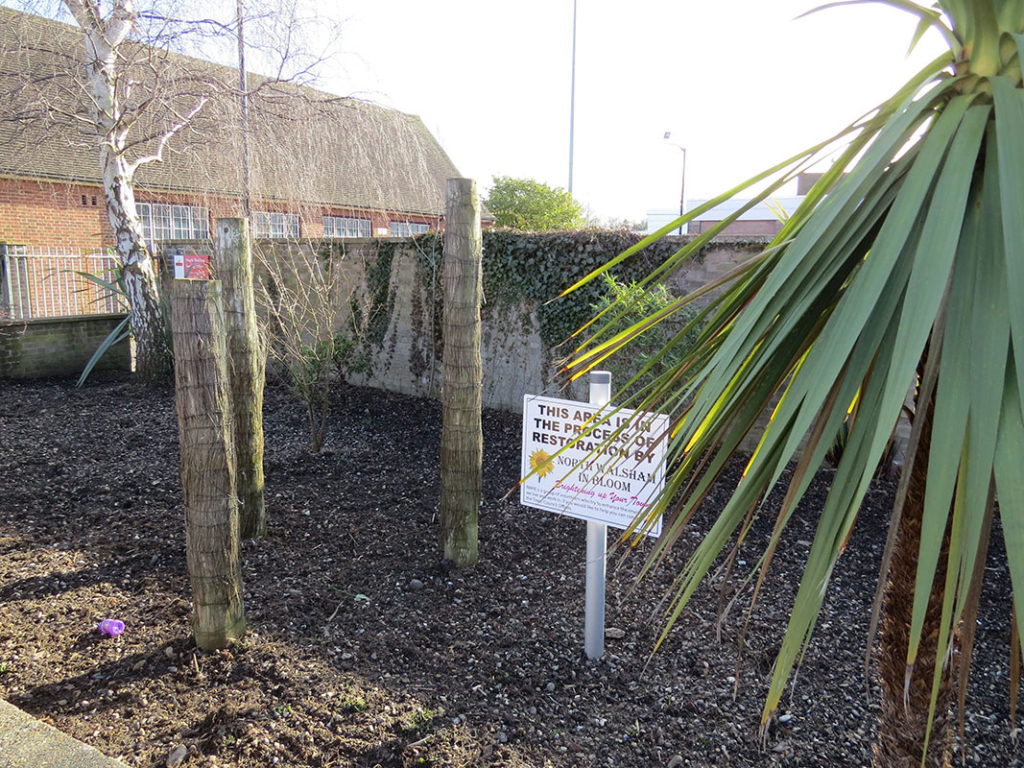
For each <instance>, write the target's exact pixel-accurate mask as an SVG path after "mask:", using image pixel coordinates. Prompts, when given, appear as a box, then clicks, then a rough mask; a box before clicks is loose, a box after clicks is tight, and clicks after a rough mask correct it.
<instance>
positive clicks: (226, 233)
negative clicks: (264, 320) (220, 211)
mask: <svg viewBox="0 0 1024 768" xmlns="http://www.w3.org/2000/svg"><path fill="white" fill-rule="evenodd" d="M216 233H217V240H216V248H215V255H214V265H213V267H214V276H215V277H217V278H218V279H219V280H220V281H221V284H222V286H223V292H224V326H225V330H226V331H227V349H228V375H229V377H230V381H231V400H232V404H233V419H232V421H233V423H234V438H235V460H236V462H237V465H236V478H235V479H236V482H237V483H238V505H239V506H238V514H239V521H240V523H239V524H240V528H241V536H242V538H243V539H251V538H254V537H257V536H266V535H267V508H266V504H265V502H264V499H263V386H264V383H265V379H266V368H265V366H266V361H265V358H264V355H263V349H262V346H261V344H260V337H259V329H258V328H257V325H256V299H255V290H254V288H253V266H252V244H251V240H250V239H249V222H248V221H247V220H246V219H217V224H216Z"/></svg>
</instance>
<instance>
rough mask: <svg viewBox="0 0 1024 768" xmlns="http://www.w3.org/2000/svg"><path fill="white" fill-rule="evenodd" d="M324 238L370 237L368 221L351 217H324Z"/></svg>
mask: <svg viewBox="0 0 1024 768" xmlns="http://www.w3.org/2000/svg"><path fill="white" fill-rule="evenodd" d="M323 218H324V237H370V236H371V234H370V233H371V231H372V230H371V227H370V220H369V219H359V218H355V217H353V216H324V217H323Z"/></svg>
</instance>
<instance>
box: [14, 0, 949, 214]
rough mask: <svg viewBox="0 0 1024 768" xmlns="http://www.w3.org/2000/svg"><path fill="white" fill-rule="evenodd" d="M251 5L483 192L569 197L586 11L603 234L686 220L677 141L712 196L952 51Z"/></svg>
mask: <svg viewBox="0 0 1024 768" xmlns="http://www.w3.org/2000/svg"><path fill="white" fill-rule="evenodd" d="M149 2H150V3H164V4H166V3H171V5H173V6H175V7H178V6H181V7H185V6H188V9H189V10H190V11H194V8H193V6H198V7H199V8H201V9H202V12H203V13H206V12H210V13H215V14H219V13H222V14H224V15H225V17H226V18H231V17H233V13H234V10H235V2H234V0H149ZM246 2H247V4H248V5H249V6H251V7H260V6H261V4H262V7H264V8H265V7H268V4H271V5H272V4H274V3H284V4H287V3H289V2H298V3H299V4H300V6H306V8H305V13H307V14H308V13H310V12H312V13H315V14H319V15H320V17H319V20H318V22H317V24H316V25H315V26H314V29H318V30H320V34H321V35H322V36H323V37H325V38H327V37H329V38H330V40H313V41H312V43H311V44H312V46H313V47H315V48H319V47H321V46H322V45H323V46H326V47H329V48H330V49H331V50H333V51H334V55H333V56H332V57H331V58H330V59H328V60H326V61H325V62H324V63H323V64H322V65H321V67H320V71H319V76H320V79H319V81H318V82H317V83H316V85H317V86H318V87H320V88H322V89H324V90H327V91H329V92H331V93H335V94H338V95H341V96H354V97H358V98H362V99H367V100H371V101H374V102H377V103H379V104H382V105H385V106H388V107H393V108H395V109H398V110H400V111H402V112H407V113H410V114H415V115H419V116H420V117H421V118H422V119H423V122H424V124H425V125H426V126H427V128H428V129H429V130H430V131H431V133H433V134H434V136H435V137H436V138H437V139H438V140H439V141H440V143H441V145H442V147H444V149H445V150H446V151H447V152H448V154H449V156H450V157H451V158H452V160H453V161H454V163H455V166H456V167H457V168H458V169H459V172H460V173H461V174H462V175H463V176H466V177H469V178H473V179H476V181H477V184H478V187H479V188H480V190H481V192H482V193H486V191H487V188H488V187H489V186H490V185H491V183H492V179H493V177H495V176H512V177H515V178H528V179H534V180H537V181H541V182H544V183H545V184H549V185H551V186H554V187H562V188H569V187H570V183H569V182H570V178H569V136H570V104H571V103H572V102H573V99H572V98H571V93H572V89H571V79H572V69H573V68H572V62H573V55H572V52H573V10H574V7H575V9H576V66H575V72H576V89H575V100H574V102H575V121H574V131H573V136H574V152H573V165H572V169H573V170H572V184H571V191H572V193H573V195H574V197H575V198H576V199H577V200H578V201H579V202H580V203H582V204H583V206H584V208H585V210H586V211H587V212H588V214H589V215H590V216H591V217H592V218H594V219H597V220H600V221H604V222H607V221H609V220H623V219H625V220H629V221H640V220H643V219H645V218H646V216H647V212H648V211H650V210H662V211H665V210H673V209H674V210H678V208H679V198H680V194H681V187H682V186H683V173H682V171H683V157H684V154H683V152H682V151H681V149H680V148H681V147H685V148H686V154H685V157H686V174H685V195H686V198H687V200H688V201H692V200H700V199H707V198H710V197H714V196H715V195H717V194H719V193H721V192H723V191H725V190H726V189H728V188H730V187H732V186H734V185H735V184H737V183H739V182H741V181H743V180H745V179H747V178H749V177H751V176H753V175H755V174H756V173H758V172H759V171H761V170H763V169H765V168H767V167H769V166H771V165H774V164H775V163H777V162H779V161H781V160H783V159H785V158H786V157H788V156H790V155H792V154H794V153H796V152H798V151H800V150H801V149H804V148H805V147H808V146H810V145H812V144H814V143H816V142H818V141H820V140H822V139H824V138H827V137H828V136H831V135H833V134H834V133H836V132H837V131H839V130H841V129H842V128H843V127H845V126H846V125H848V124H850V123H851V122H852V121H854V120H855V119H856V118H858V117H859V116H861V115H863V114H864V113H865V112H867V111H868V110H869V109H871V108H872V107H873V106H875V105H877V104H878V103H880V102H881V101H882V100H883V99H885V98H886V97H887V96H888V95H890V94H891V93H892V92H894V91H895V90H896V89H897V88H898V87H899V86H900V85H901V84H902V83H903V82H905V81H906V80H907V79H908V78H909V76H910V75H911V74H912V73H913V72H915V71H917V70H918V69H920V68H921V67H922V66H923V65H924V64H925V62H927V61H928V60H930V59H932V58H934V57H935V56H937V55H938V54H939V53H941V51H942V41H941V39H940V37H939V35H938V34H935V33H929V34H927V35H926V36H925V37H924V39H923V40H922V41H921V43H920V44H919V45H918V47H917V48H916V49H915V51H914V52H913V54H912V55H911V56H909V57H908V50H907V49H908V47H909V43H910V40H911V38H912V36H913V33H914V29H915V26H916V20H915V18H914V17H913V16H911V15H910V14H907V13H905V12H902V11H899V10H897V9H895V8H892V7H889V6H886V5H883V4H881V3H857V4H853V5H844V6H842V7H837V8H830V9H826V10H823V11H821V12H818V13H815V14H812V15H810V16H806V17H803V18H797V17H798V16H800V15H801V14H803V13H805V12H807V11H810V10H811V9H813V8H815V7H817V6H818V5H820V4H821V3H820V2H815V0H711V1H710V2H707V1H706V2H698V1H697V0H628V2H623V0H614V1H613V0H575V2H574V0H514V2H509V1H508V0H506V1H505V2H498V1H497V0H431V2H424V1H423V0H246ZM26 3H27V4H29V5H31V6H32V7H33V8H35V9H36V10H37V11H42V12H48V11H47V10H46V9H47V8H50V7H51V6H52V7H53V8H58V7H59V3H58V2H57V0H0V4H2V5H11V6H14V7H19V6H24V5H26ZM141 5H145V3H140V7H141ZM221 6H223V7H221ZM214 8H219V10H214ZM186 15H187V14H186ZM324 17H328V18H324ZM327 22H331V23H327ZM328 30H329V32H328ZM228 48H229V50H228V60H231V57H232V56H233V55H234V54H233V52H232V50H233V46H228ZM254 71H260V70H258V69H255V68H254ZM666 132H670V133H671V139H670V141H666V140H665V139H664V135H665V133H666ZM793 193H795V190H793V189H783V190H781V191H780V193H779V196H783V195H786V194H793Z"/></svg>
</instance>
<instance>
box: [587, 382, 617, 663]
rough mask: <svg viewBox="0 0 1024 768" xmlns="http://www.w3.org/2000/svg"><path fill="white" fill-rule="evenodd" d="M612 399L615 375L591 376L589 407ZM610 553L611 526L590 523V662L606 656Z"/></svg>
mask: <svg viewBox="0 0 1024 768" xmlns="http://www.w3.org/2000/svg"><path fill="white" fill-rule="evenodd" d="M611 399H612V375H611V373H610V372H609V371H592V372H591V373H590V404H591V405H593V406H595V407H596V408H600V407H601V406H603V405H607V404H608V403H609V402H610V401H611ZM607 553H608V527H607V526H605V525H603V524H602V523H594V522H591V521H589V520H588V521H587V582H586V603H585V608H584V619H583V650H584V651H585V652H586V654H587V658H588V659H599V658H601V656H602V655H603V654H604V592H605V589H604V585H605V562H606V558H607Z"/></svg>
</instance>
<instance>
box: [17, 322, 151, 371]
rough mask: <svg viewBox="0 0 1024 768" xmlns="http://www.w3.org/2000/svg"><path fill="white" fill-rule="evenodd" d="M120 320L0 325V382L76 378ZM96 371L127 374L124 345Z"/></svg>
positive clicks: (126, 347)
mask: <svg viewBox="0 0 1024 768" xmlns="http://www.w3.org/2000/svg"><path fill="white" fill-rule="evenodd" d="M123 317H124V316H123V315H91V316H87V317H48V318H42V319H35V320H22V321H17V322H11V321H0V378H10V379H26V378H38V377H46V376H77V375H78V374H80V373H81V372H82V369H83V368H84V367H85V364H86V363H87V362H88V361H89V358H90V357H92V354H93V352H95V351H96V349H97V347H99V345H100V344H101V343H102V342H103V340H104V339H105V338H106V337H107V335H108V334H109V333H110V332H111V331H112V330H113V329H114V327H115V326H116V325H117V324H118V323H119V322H121V319H122V318H123ZM96 370H122V371H127V370H131V351H130V348H129V344H128V341H127V340H125V341H123V342H121V343H120V344H117V345H116V346H115V347H113V348H112V349H110V350H109V351H108V352H107V354H106V355H104V357H103V359H102V360H101V361H100V362H99V364H98V365H97V366H96Z"/></svg>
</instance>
